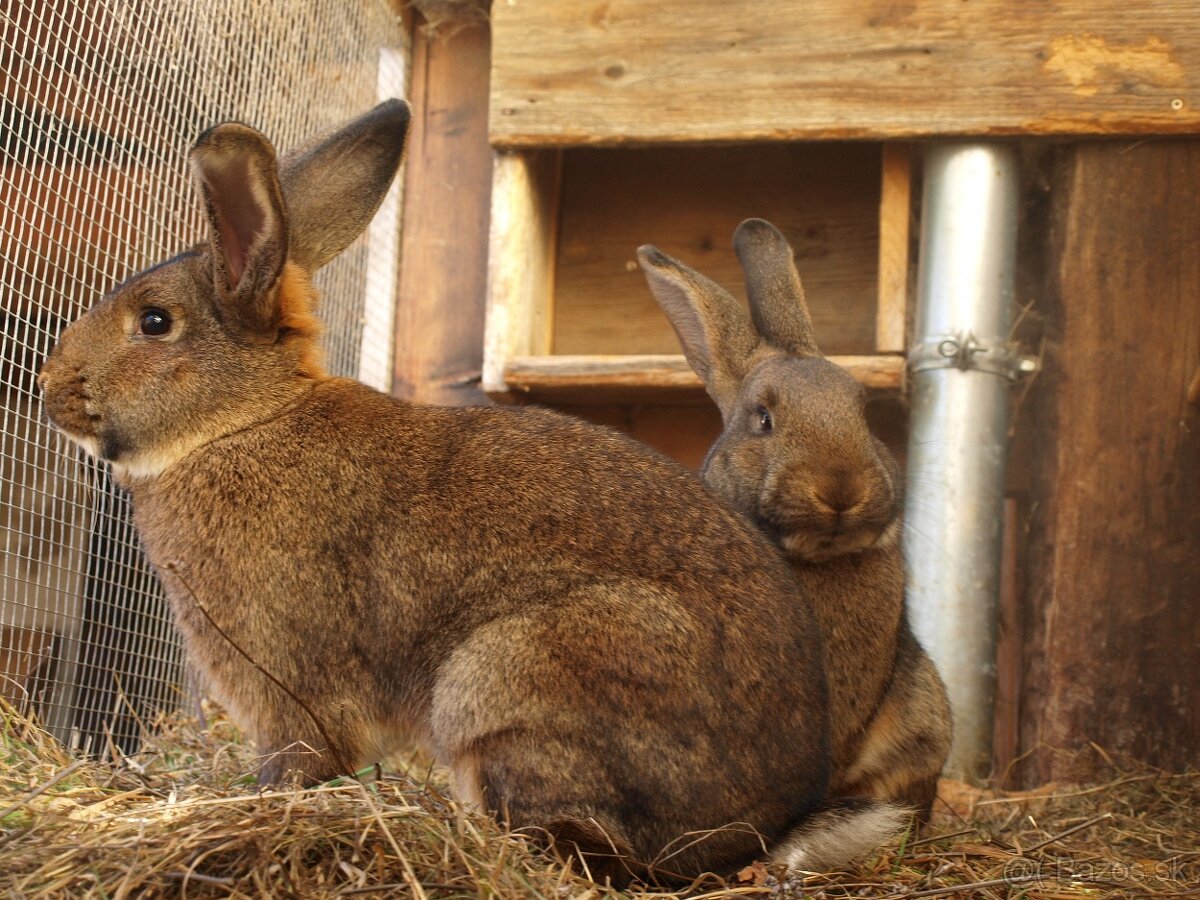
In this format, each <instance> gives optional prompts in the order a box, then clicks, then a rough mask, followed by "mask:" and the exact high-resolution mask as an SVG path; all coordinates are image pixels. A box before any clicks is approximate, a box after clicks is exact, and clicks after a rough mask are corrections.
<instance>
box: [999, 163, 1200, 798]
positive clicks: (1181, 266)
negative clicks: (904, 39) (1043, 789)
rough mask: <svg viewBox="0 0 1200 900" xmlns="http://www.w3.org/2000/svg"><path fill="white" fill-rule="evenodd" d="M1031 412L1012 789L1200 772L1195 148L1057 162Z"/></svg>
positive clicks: (1198, 189) (1199, 322)
mask: <svg viewBox="0 0 1200 900" xmlns="http://www.w3.org/2000/svg"><path fill="white" fill-rule="evenodd" d="M1052 184H1053V192H1054V196H1053V198H1052V202H1051V213H1050V218H1051V221H1050V228H1049V231H1048V234H1049V248H1048V249H1049V252H1048V254H1047V259H1048V263H1049V265H1048V271H1049V278H1048V284H1047V289H1046V291H1045V294H1046V296H1045V300H1046V308H1045V311H1046V313H1047V317H1048V335H1047V337H1048V341H1047V353H1046V371H1045V372H1044V373H1043V374H1042V376H1040V377H1039V383H1038V384H1037V385H1036V386H1035V392H1036V393H1037V394H1038V395H1039V397H1038V400H1037V404H1038V409H1037V410H1035V413H1036V414H1037V418H1038V420H1039V425H1038V428H1039V432H1038V444H1039V447H1038V448H1037V449H1036V452H1035V453H1034V458H1033V466H1034V471H1033V473H1032V477H1033V491H1034V496H1035V497H1036V498H1037V500H1038V503H1037V509H1036V512H1035V513H1034V516H1033V518H1032V521H1031V523H1030V524H1031V544H1030V556H1029V565H1028V567H1027V569H1026V608H1025V611H1024V616H1023V618H1024V621H1025V627H1026V631H1025V643H1024V653H1025V656H1026V660H1025V666H1024V678H1023V679H1022V684H1021V729H1022V730H1021V749H1022V751H1023V752H1025V753H1029V754H1030V755H1029V756H1028V757H1027V759H1026V762H1025V764H1024V768H1023V770H1022V773H1021V775H1022V780H1023V781H1024V782H1025V783H1027V784H1029V783H1037V782H1041V781H1046V780H1051V779H1071V778H1078V777H1085V776H1086V775H1087V774H1088V773H1087V771H1086V765H1085V763H1084V762H1083V761H1082V757H1079V758H1077V757H1075V756H1074V755H1073V754H1072V753H1071V752H1068V753H1059V752H1056V751H1058V750H1066V751H1074V750H1076V749H1079V748H1086V747H1087V746H1088V745H1089V743H1094V744H1096V745H1097V746H1098V747H1100V748H1103V749H1104V750H1105V751H1109V752H1117V753H1128V754H1130V755H1132V756H1134V757H1137V758H1139V759H1142V760H1146V761H1149V762H1151V763H1153V764H1155V765H1158V766H1162V767H1164V768H1167V769H1173V770H1181V769H1183V768H1185V767H1187V766H1189V765H1191V766H1194V765H1196V764H1197V762H1200V615H1197V609H1196V604H1197V601H1198V600H1200V408H1198V407H1197V406H1196V405H1194V404H1190V403H1189V402H1188V396H1187V395H1188V386H1189V383H1190V381H1191V379H1192V376H1193V373H1194V372H1195V371H1196V367H1197V363H1198V362H1200V254H1197V252H1196V251H1197V247H1200V140H1170V141H1153V140H1151V141H1139V142H1137V143H1129V142H1122V143H1094V144H1091V143H1089V144H1080V145H1077V146H1075V147H1071V148H1066V149H1065V150H1064V151H1063V152H1062V156H1061V157H1060V159H1059V162H1058V164H1057V165H1056V167H1055V172H1054V177H1053V182H1052Z"/></svg>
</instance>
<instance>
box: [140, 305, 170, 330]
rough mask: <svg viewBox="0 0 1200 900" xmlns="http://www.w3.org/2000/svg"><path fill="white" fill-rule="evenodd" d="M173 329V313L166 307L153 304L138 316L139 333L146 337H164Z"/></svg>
mask: <svg viewBox="0 0 1200 900" xmlns="http://www.w3.org/2000/svg"><path fill="white" fill-rule="evenodd" d="M170 330H171V314H170V313H169V312H167V311H166V310H165V309H159V308H158V307H157V306H152V307H150V308H149V309H144V310H142V312H141V315H139V316H138V334H142V335H145V336H146V337H162V336H163V335H164V334H167V333H168V332H169V331H170Z"/></svg>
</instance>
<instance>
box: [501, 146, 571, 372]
mask: <svg viewBox="0 0 1200 900" xmlns="http://www.w3.org/2000/svg"><path fill="white" fill-rule="evenodd" d="M561 174H562V157H561V154H559V153H557V152H555V151H543V152H536V151H535V152H532V153H501V154H498V155H497V157H496V160H495V165H494V167H493V175H492V216H491V232H490V237H489V240H488V283H487V323H486V328H485V333H484V351H483V389H484V390H485V391H487V392H488V393H489V394H497V393H499V394H502V393H504V392H506V391H507V390H508V386H507V385H506V384H505V382H504V368H505V365H506V364H507V362H508V360H509V359H510V358H512V357H514V356H545V355H547V354H549V353H550V346H551V334H552V332H553V327H554V326H553V323H554V258H555V255H556V251H557V247H558V208H559V195H558V189H559V181H560V179H561Z"/></svg>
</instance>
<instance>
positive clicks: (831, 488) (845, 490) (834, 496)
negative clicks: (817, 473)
mask: <svg viewBox="0 0 1200 900" xmlns="http://www.w3.org/2000/svg"><path fill="white" fill-rule="evenodd" d="M813 499H814V500H815V501H816V503H817V505H818V506H819V507H821V508H822V511H823V512H828V513H832V514H834V515H839V516H840V515H844V514H846V513H848V512H852V511H853V510H855V509H857V508H858V507H860V506H862V504H863V500H864V496H863V490H862V488H861V487H860V486H859V485H857V484H847V483H841V484H831V485H826V486H825V487H824V488H822V489H821V490H819V491H817V493H816V495H815V496H814V497H813Z"/></svg>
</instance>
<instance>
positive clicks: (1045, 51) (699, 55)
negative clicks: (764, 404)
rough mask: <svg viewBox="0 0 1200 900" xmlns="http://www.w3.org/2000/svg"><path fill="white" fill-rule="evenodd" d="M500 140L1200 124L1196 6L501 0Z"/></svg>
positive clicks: (948, 0) (1090, 1)
mask: <svg viewBox="0 0 1200 900" xmlns="http://www.w3.org/2000/svg"><path fill="white" fill-rule="evenodd" d="M492 20H493V26H492V27H493V33H494V35H495V48H494V54H493V64H494V74H493V79H492V97H491V108H492V124H491V138H492V141H493V143H495V144H496V145H497V146H505V147H513V146H550V145H568V144H570V145H576V144H621V143H644V142H657V143H662V142H680V141H723V140H770V141H779V140H795V139H809V140H811V139H837V138H897V137H917V136H919V137H928V136H935V135H965V134H979V135H983V134H988V135H1002V134H1060V135H1061V134H1120V133H1139V134H1142V133H1189V132H1190V133H1194V132H1197V131H1200V16H1197V15H1196V6H1195V3H1194V2H1192V0H1154V2H1148V3H1129V2H1127V0H1064V2H1060V3H1053V4H1051V3H1012V2H1009V0H971V2H963V0H913V2H905V3H879V2H876V0H745V2H742V3H738V4H730V3H728V2H725V0H655V2H653V3H647V2H645V0H604V2H601V0H554V2H529V0H520V2H505V3H496V4H494V5H493V7H492Z"/></svg>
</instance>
